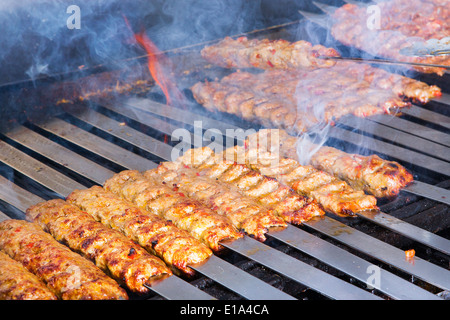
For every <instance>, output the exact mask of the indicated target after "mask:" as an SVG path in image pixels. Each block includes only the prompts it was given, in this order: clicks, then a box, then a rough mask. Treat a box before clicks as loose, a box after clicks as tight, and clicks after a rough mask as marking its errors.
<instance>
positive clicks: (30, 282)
mask: <svg viewBox="0 0 450 320" xmlns="http://www.w3.org/2000/svg"><path fill="white" fill-rule="evenodd" d="M56 299H57V297H56V295H55V294H54V293H53V292H52V291H51V290H50V289H49V288H48V287H47V286H46V285H45V284H44V283H43V282H42V281H41V280H40V279H39V278H38V277H36V276H35V275H34V274H32V273H31V272H30V271H28V270H27V269H26V268H25V267H24V266H23V265H22V264H21V263H19V262H17V261H15V260H13V259H11V258H10V257H9V256H8V255H6V254H4V253H3V252H1V251H0V300H56Z"/></svg>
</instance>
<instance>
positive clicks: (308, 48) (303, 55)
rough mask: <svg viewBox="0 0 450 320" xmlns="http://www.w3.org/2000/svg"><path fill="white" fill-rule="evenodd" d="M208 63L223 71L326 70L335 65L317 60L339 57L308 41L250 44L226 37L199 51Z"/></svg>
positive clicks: (265, 41) (254, 40) (251, 42)
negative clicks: (246, 69)
mask: <svg viewBox="0 0 450 320" xmlns="http://www.w3.org/2000/svg"><path fill="white" fill-rule="evenodd" d="M201 55H202V57H203V58H205V59H206V60H207V61H209V62H211V63H214V64H216V65H218V66H221V67H224V68H253V67H254V68H260V69H272V68H280V69H288V68H302V69H314V68H327V67H330V66H333V65H334V63H335V62H334V61H332V60H326V59H319V58H318V56H332V57H334V56H339V54H338V53H337V51H336V50H335V49H333V48H326V47H324V46H322V45H315V46H313V45H312V44H311V43H309V42H307V41H303V40H301V41H297V42H293V43H291V42H289V41H286V40H268V39H263V40H258V39H252V40H249V39H247V38H246V37H240V38H237V39H232V38H230V37H226V38H225V39H223V40H222V41H220V42H218V43H217V44H214V45H211V46H207V47H205V48H203V50H202V51H201Z"/></svg>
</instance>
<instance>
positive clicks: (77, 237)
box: [26, 199, 172, 293]
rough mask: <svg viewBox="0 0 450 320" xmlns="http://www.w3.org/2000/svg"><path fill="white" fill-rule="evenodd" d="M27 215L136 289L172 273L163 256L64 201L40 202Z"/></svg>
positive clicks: (144, 291)
mask: <svg viewBox="0 0 450 320" xmlns="http://www.w3.org/2000/svg"><path fill="white" fill-rule="evenodd" d="M26 216H27V219H28V220H30V221H32V222H35V223H37V224H39V225H40V226H41V227H42V229H44V230H45V231H47V232H49V233H50V234H51V235H52V236H53V237H54V238H55V239H56V240H58V241H59V242H62V243H64V244H66V245H67V246H68V247H69V248H71V249H72V250H74V251H76V252H79V253H80V254H82V255H83V256H85V257H86V258H88V259H89V260H91V261H93V262H94V263H95V264H96V265H97V267H99V268H100V269H102V270H103V271H104V272H105V273H107V274H109V275H111V277H112V278H114V279H115V280H116V281H117V282H119V283H122V284H124V285H125V286H126V287H127V288H128V289H130V290H131V291H133V292H138V293H147V292H148V291H149V289H148V288H146V287H145V286H144V285H145V284H149V285H150V284H151V283H152V281H154V280H160V279H164V278H166V277H168V276H170V275H171V274H172V272H171V271H170V269H169V268H168V267H167V266H166V265H165V264H164V262H163V261H161V260H160V259H159V258H157V257H155V256H153V255H151V254H149V253H147V252H146V251H145V250H144V249H143V248H142V247H140V246H138V245H137V244H135V243H134V242H133V241H131V240H129V239H128V238H127V237H125V236H124V235H122V234H121V233H120V232H118V231H116V230H113V229H110V228H108V227H106V226H104V225H103V224H101V223H100V222H97V221H95V219H94V218H93V217H92V216H91V215H89V214H88V213H86V212H84V211H81V210H80V209H79V208H78V207H77V206H75V205H73V204H70V203H68V202H66V201H64V200H61V199H54V200H50V201H46V202H41V203H38V204H36V205H34V206H32V207H30V208H29V209H28V210H27V212H26Z"/></svg>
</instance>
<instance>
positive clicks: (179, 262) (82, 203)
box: [67, 186, 212, 275]
mask: <svg viewBox="0 0 450 320" xmlns="http://www.w3.org/2000/svg"><path fill="white" fill-rule="evenodd" d="M67 201H68V202H70V203H73V204H75V205H77V206H79V207H80V208H81V209H82V210H84V211H86V212H87V213H89V214H90V215H92V217H94V218H95V219H96V220H97V221H100V222H101V223H103V224H105V225H106V226H108V227H110V228H113V229H115V230H118V231H120V232H121V233H123V234H124V235H126V236H127V237H128V238H130V239H131V240H132V241H134V242H136V243H138V244H139V245H140V246H142V247H143V248H145V249H146V250H147V251H148V252H151V253H153V254H155V255H157V256H159V257H160V258H161V259H163V260H164V262H166V264H168V265H169V266H171V267H172V268H173V269H174V271H175V272H177V270H181V271H182V272H183V273H185V274H188V275H193V274H194V271H193V270H192V269H191V268H190V267H189V265H193V264H196V263H201V262H204V261H206V260H207V259H208V258H209V257H210V256H211V255H212V251H211V250H210V249H209V248H208V247H207V246H206V245H205V244H203V243H202V242H200V241H199V240H197V239H195V238H194V237H192V236H191V235H190V234H189V233H188V232H186V231H185V230H181V229H179V228H177V227H176V226H175V225H174V224H173V223H172V222H171V221H167V220H164V219H162V218H161V217H159V216H157V215H155V214H153V213H150V212H148V211H146V210H143V209H141V208H139V207H138V206H136V205H134V204H133V203H131V202H129V201H127V200H124V199H122V198H120V197H119V196H116V195H115V194H113V193H112V192H109V191H106V190H105V189H103V188H102V187H100V186H93V187H91V188H89V189H84V190H75V191H73V192H72V193H71V194H70V195H69V196H68V197H67ZM178 272H179V271H178Z"/></svg>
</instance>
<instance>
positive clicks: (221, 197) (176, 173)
mask: <svg viewBox="0 0 450 320" xmlns="http://www.w3.org/2000/svg"><path fill="white" fill-rule="evenodd" d="M144 176H145V177H147V178H149V179H155V180H156V181H159V182H161V183H163V182H164V183H166V184H170V185H173V186H175V187H176V188H177V189H178V190H179V191H182V192H183V193H185V194H187V195H188V196H189V197H191V198H193V199H196V200H198V201H199V202H201V203H202V204H204V205H206V206H208V207H210V208H212V209H213V210H214V211H215V212H217V213H219V214H221V215H223V216H226V217H227V218H229V219H230V221H231V222H232V223H233V225H234V226H235V227H236V228H237V229H240V230H243V231H244V232H246V233H247V234H248V235H251V236H253V237H254V238H256V239H258V240H261V241H264V240H265V233H266V232H267V231H268V230H269V229H270V228H274V227H286V223H285V221H284V220H283V219H282V218H281V217H279V216H277V215H276V213H275V212H274V211H273V210H272V209H270V208H266V207H264V206H262V205H261V204H259V203H257V202H256V201H254V200H253V199H252V198H248V197H245V196H243V195H242V194H240V193H239V190H238V189H235V188H232V187H231V186H229V185H227V184H225V183H223V182H222V181H218V180H216V179H213V178H210V177H208V176H207V175H204V174H203V173H201V172H199V171H198V170H196V169H193V168H190V167H189V168H188V167H187V166H186V167H185V166H184V165H183V164H181V163H174V162H163V163H162V164H161V165H160V166H159V167H158V168H156V169H154V170H149V171H146V172H145V173H144Z"/></svg>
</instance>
